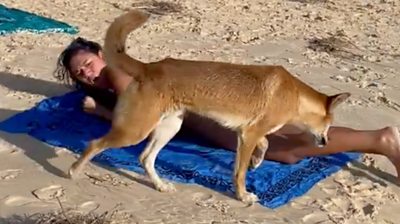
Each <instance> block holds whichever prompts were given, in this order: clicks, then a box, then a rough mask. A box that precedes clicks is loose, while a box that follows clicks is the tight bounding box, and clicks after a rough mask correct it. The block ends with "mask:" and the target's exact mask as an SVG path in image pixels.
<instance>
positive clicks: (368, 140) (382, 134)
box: [265, 127, 400, 174]
mask: <svg viewBox="0 0 400 224" xmlns="http://www.w3.org/2000/svg"><path fill="white" fill-rule="evenodd" d="M328 138H329V142H328V145H326V146H325V147H322V148H320V147H316V146H314V145H313V144H312V143H311V142H310V143H307V142H305V141H304V142H302V143H298V144H297V145H296V144H293V143H292V145H289V144H287V143H286V144H279V142H278V141H270V143H271V150H269V151H267V153H266V155H265V159H268V160H275V161H279V162H284V163H296V162H298V161H299V160H301V159H303V158H306V157H311V156H321V155H330V154H335V153H340V152H360V153H371V154H379V155H383V156H386V157H387V158H388V159H389V160H390V161H391V162H392V163H393V165H394V166H395V167H396V170H397V173H398V174H400V139H399V132H398V130H397V128H394V127H386V128H383V129H378V130H370V131H365V130H354V129H350V128H344V127H331V128H330V130H329V133H328ZM280 141H282V140H280ZM286 141H291V139H290V138H289V139H286ZM283 147H286V148H283Z"/></svg>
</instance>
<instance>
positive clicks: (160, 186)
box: [156, 182, 176, 193]
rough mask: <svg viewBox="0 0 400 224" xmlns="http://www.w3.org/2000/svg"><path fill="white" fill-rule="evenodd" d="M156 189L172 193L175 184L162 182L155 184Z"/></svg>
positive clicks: (174, 189)
mask: <svg viewBox="0 0 400 224" xmlns="http://www.w3.org/2000/svg"><path fill="white" fill-rule="evenodd" d="M156 189H157V190H158V191H160V192H165V193H172V192H175V191H176V188H175V185H174V184H173V183H170V182H162V183H159V184H156Z"/></svg>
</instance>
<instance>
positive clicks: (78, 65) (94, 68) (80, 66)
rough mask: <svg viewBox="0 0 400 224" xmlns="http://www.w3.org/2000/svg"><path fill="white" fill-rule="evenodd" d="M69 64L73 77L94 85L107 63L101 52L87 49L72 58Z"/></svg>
mask: <svg viewBox="0 0 400 224" xmlns="http://www.w3.org/2000/svg"><path fill="white" fill-rule="evenodd" d="M69 66H70V73H71V75H72V76H73V77H75V78H76V79H78V80H79V81H81V82H83V83H86V84H89V85H94V84H95V82H96V80H97V78H98V77H99V76H100V74H101V70H102V69H103V68H104V67H105V66H106V63H105V62H104V60H103V58H102V54H101V53H99V54H98V55H97V54H93V53H91V52H87V51H79V52H78V53H76V54H75V55H74V56H73V57H72V58H71V60H70V62H69Z"/></svg>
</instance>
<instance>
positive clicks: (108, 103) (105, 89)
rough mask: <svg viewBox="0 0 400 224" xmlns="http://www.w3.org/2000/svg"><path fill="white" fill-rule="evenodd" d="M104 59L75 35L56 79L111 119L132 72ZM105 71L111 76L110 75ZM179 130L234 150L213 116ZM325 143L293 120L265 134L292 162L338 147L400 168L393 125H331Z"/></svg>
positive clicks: (282, 158)
mask: <svg viewBox="0 0 400 224" xmlns="http://www.w3.org/2000/svg"><path fill="white" fill-rule="evenodd" d="M105 66H106V64H105V61H104V60H103V57H102V49H101V46H100V45H99V44H98V43H96V42H92V41H88V40H85V39H83V38H77V39H75V40H74V41H73V42H72V43H71V44H70V45H69V46H68V47H67V48H66V49H65V50H64V51H63V52H62V53H61V55H60V57H59V61H58V69H57V73H56V76H57V78H58V79H59V80H60V81H66V82H67V83H69V84H70V81H72V82H73V83H75V85H76V86H77V87H78V88H82V89H83V90H84V91H86V93H87V96H86V97H85V98H84V100H83V102H82V107H83V109H84V111H86V112H87V113H91V114H94V115H97V116H100V117H102V118H105V119H108V120H110V119H111V117H112V109H113V106H114V105H115V102H116V96H118V94H120V93H121V92H123V91H124V90H125V89H126V88H127V86H128V84H129V83H130V81H131V80H132V78H131V77H130V76H129V75H127V74H125V73H123V72H122V71H121V72H120V73H119V74H117V75H112V77H111V75H106V74H107V73H102V72H101V71H102V69H103V68H105ZM108 76H109V77H108ZM182 130H183V131H189V132H191V133H194V134H195V135H197V136H201V137H203V138H205V139H206V140H207V141H208V142H210V143H212V144H214V146H216V147H221V148H225V149H228V150H232V151H235V150H236V144H237V142H236V141H237V139H236V134H235V133H234V132H233V131H231V130H228V129H226V128H224V127H222V126H220V125H219V124H217V123H215V122H214V121H212V120H210V119H208V118H205V117H200V116H198V115H195V114H192V113H188V114H187V115H186V116H185V118H184V122H183V129H182ZM328 138H329V143H328V144H327V145H326V146H325V147H322V148H320V147H316V146H315V145H314V143H313V141H312V139H311V137H310V136H308V135H307V134H306V133H302V132H301V131H300V130H299V129H297V128H295V127H291V126H287V127H283V128H281V129H280V130H279V131H277V132H276V133H273V134H271V135H269V136H268V140H269V149H268V151H267V153H266V154H265V159H267V160H274V161H278V162H282V163H287V164H293V163H297V162H298V161H300V160H302V159H303V158H306V157H311V156H321V155H329V154H334V153H339V152H360V153H372V154H379V155H384V156H386V157H387V158H388V159H389V160H390V161H391V162H392V163H393V165H394V166H395V167H396V170H397V174H398V175H399V174H400V141H399V133H398V130H397V128H395V127H385V128H382V129H378V130H354V129H350V128H346V127H331V128H330V129H329V132H328Z"/></svg>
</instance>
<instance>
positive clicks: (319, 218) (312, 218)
mask: <svg viewBox="0 0 400 224" xmlns="http://www.w3.org/2000/svg"><path fill="white" fill-rule="evenodd" d="M301 221H302V222H303V223H310V224H311V223H324V222H328V221H329V217H328V215H327V214H326V213H324V212H313V213H311V214H308V215H305V216H304V217H303V218H302V219H301Z"/></svg>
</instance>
